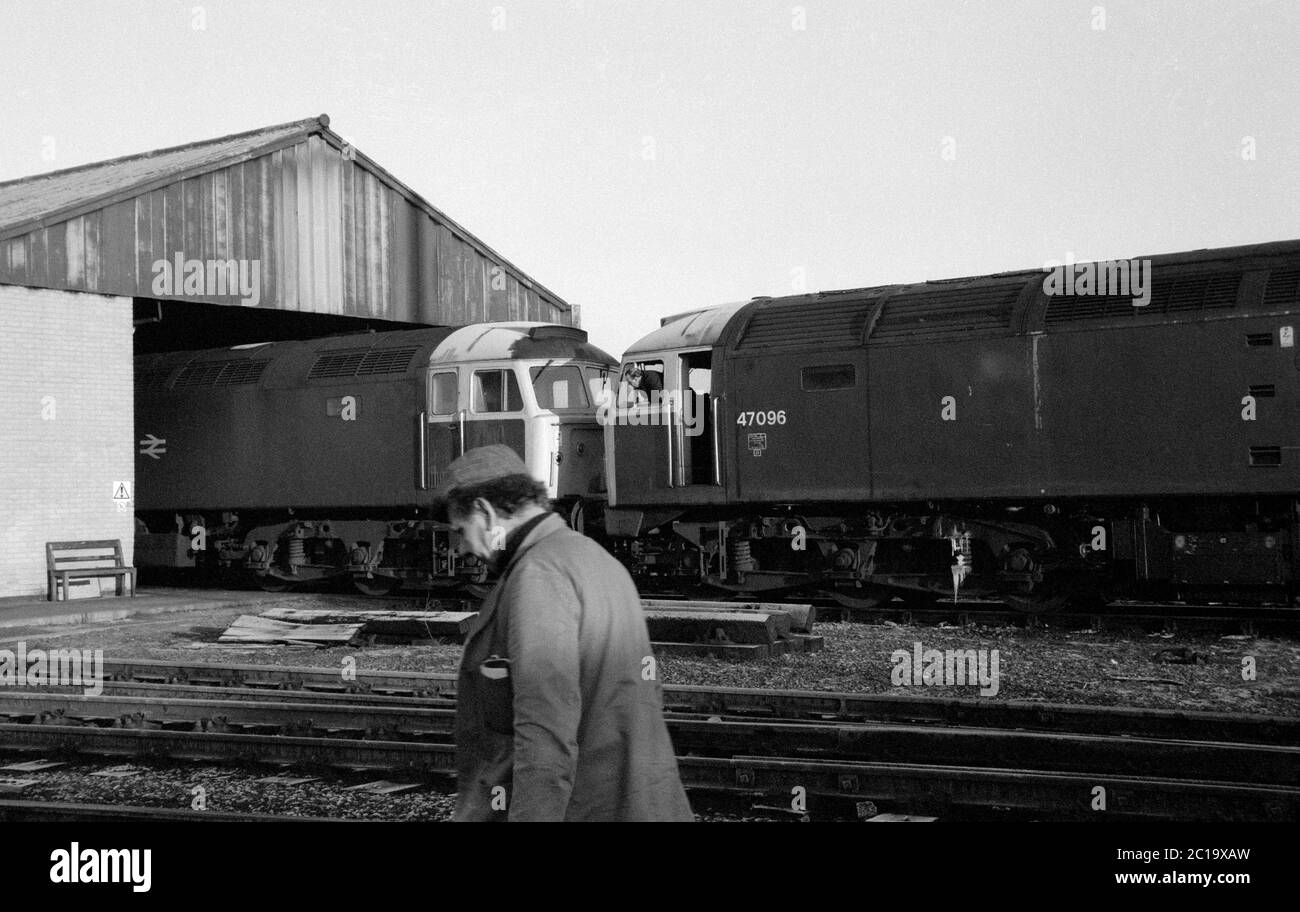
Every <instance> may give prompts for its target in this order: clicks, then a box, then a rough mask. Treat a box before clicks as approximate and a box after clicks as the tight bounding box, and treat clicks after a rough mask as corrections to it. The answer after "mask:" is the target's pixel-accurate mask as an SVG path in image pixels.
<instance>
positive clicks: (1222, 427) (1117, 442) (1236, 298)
mask: <svg viewBox="0 0 1300 912" xmlns="http://www.w3.org/2000/svg"><path fill="white" fill-rule="evenodd" d="M1062 268H1063V269H1065V270H1066V272H1065V273H1064V275H1061V274H1060V273H1059V272H1058V273H1055V274H1054V273H1052V272H1047V271H1044V270H1033V271H1021V272H1010V273H1002V274H997V275H987V276H980V277H975V278H963V279H953V280H948V281H932V282H925V283H918V284H908V285H891V286H882V287H872V288H857V289H850V290H844V291H828V292H822V293H819V294H804V295H795V296H790V297H781V298H756V299H754V300H752V301H748V302H744V303H740V304H733V305H728V306H724V307H717V308H712V309H708V310H702V311H698V312H691V313H686V314H682V315H679V316H675V317H669V318H666V319H664V320H663V321H662V325H661V326H660V328H659V329H657V330H655V331H654V332H652V333H651V334H649V335H648V336H646V337H644V338H643V339H641V340H640V341H638V342H637V343H635V344H634V345H633V346H632V347H631V348H630V349H629V350H628V352H626V353H625V354H624V357H623V362H622V365H621V370H620V373H619V379H618V381H617V384H616V387H617V392H616V394H615V395H614V396H613V397H611V398H610V399H609V400H607V401H606V402H605V409H604V411H605V412H606V414H605V415H604V416H603V418H604V420H602V422H601V423H602V424H604V425H605V428H604V430H605V457H606V460H607V463H608V469H607V476H608V486H609V500H608V505H607V508H606V510H605V515H604V525H605V531H606V533H607V534H608V535H609V537H610V539H609V544H610V547H611V548H612V549H613V550H614V551H615V553H616V554H618V555H619V556H620V558H621V559H622V560H623V561H624V562H625V564H626V565H627V566H628V567H629V568H630V569H631V570H632V572H633V573H634V575H635V576H636V577H638V579H639V580H640V581H641V583H642V584H643V585H645V586H648V587H649V586H661V587H676V588H678V589H683V590H689V589H692V588H708V589H712V590H714V591H731V592H736V593H749V594H754V593H764V595H765V597H767V596H768V595H777V594H780V593H794V592H799V593H810V592H815V593H823V594H829V595H831V596H833V597H835V598H836V599H838V600H839V601H841V602H842V603H845V604H848V605H856V606H863V607H866V606H870V605H872V604H875V603H877V602H879V601H880V600H883V599H894V598H897V597H902V598H903V599H904V600H905V601H908V600H932V599H934V598H936V597H942V598H954V599H955V598H962V599H968V598H971V599H973V598H980V597H987V598H996V599H999V600H1003V601H1006V602H1010V603H1011V604H1014V605H1017V606H1019V607H1022V608H1024V609H1025V610H1031V611H1040V610H1048V609H1050V608H1053V607H1058V606H1060V605H1061V604H1063V603H1064V601H1065V600H1067V599H1077V600H1084V601H1091V600H1094V599H1101V598H1109V597H1112V596H1117V595H1118V596H1123V595H1125V594H1131V595H1135V596H1146V595H1149V594H1152V593H1156V594H1159V595H1161V596H1162V597H1185V598H1229V597H1230V598H1236V599H1256V600H1261V601H1275V600H1276V601H1280V600H1282V599H1286V598H1289V597H1291V596H1292V595H1293V589H1294V587H1295V582H1296V578H1297V576H1296V574H1297V558H1298V557H1300V534H1298V533H1300V527H1298V525H1297V523H1298V521H1300V420H1297V419H1298V418H1300V412H1298V411H1297V409H1298V408H1300V345H1297V341H1296V329H1297V328H1300V242H1280V243H1273V244H1263V245H1257V246H1250V247H1237V248H1228V249H1219V250H1208V251H1197V252H1192V253H1183V254H1175V255H1165V256H1157V257H1151V258H1146V259H1143V260H1140V261H1128V262H1122V263H1099V264H1069V266H1068V267H1062ZM1129 280H1131V282H1130V281H1129ZM647 378H649V382H647Z"/></svg>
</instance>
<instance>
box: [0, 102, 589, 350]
mask: <svg viewBox="0 0 1300 912" xmlns="http://www.w3.org/2000/svg"><path fill="white" fill-rule="evenodd" d="M236 261H237V262H236ZM192 263H193V264H197V266H196V267H195V268H206V271H207V273H208V274H211V275H212V276H213V277H214V279H215V281H214V280H208V281H207V282H196V283H195V284H194V287H193V288H192V287H191V285H190V283H189V278H188V274H189V272H190V264H192ZM163 264H175V266H174V267H170V268H169V267H166V266H164V265H163ZM223 264H229V265H230V266H235V265H238V266H239V267H240V268H241V269H242V268H244V267H245V266H247V267H248V272H249V276H248V277H249V278H250V279H252V282H251V284H252V285H255V286H256V287H257V291H256V293H253V294H245V293H243V292H238V291H236V290H234V289H233V288H232V287H231V286H230V285H229V283H228V282H226V281H222V279H223V278H224V277H225V275H227V273H226V272H225V267H224V266H223ZM182 266H184V269H185V271H186V273H187V279H186V283H185V286H184V287H182V283H181V281H180V278H181V276H180V273H181V271H182ZM254 268H256V270H257V276H256V278H255V279H254V278H253V277H252V272H253V269H254ZM173 274H174V275H173ZM229 274H231V275H233V273H229ZM173 279H174V281H173ZM241 281H243V280H242V279H241ZM0 283H10V284H16V285H29V286H33V287H39V288H59V289H68V290H77V291H92V292H99V293H109V294H120V295H128V296H136V297H145V298H150V297H152V298H165V299H169V300H198V301H204V302H206V303H215V304H228V305H238V306H252V307H258V306H260V307H266V308H274V309H279V310H299V311H307V312H315V313H324V314H337V315H345V316H356V317H365V318H371V317H376V318H380V319H384V320H389V321H395V322H409V323H423V324H434V325H463V324H466V323H475V322H480V321H494V320H497V321H499V320H521V319H522V320H540V321H543V322H557V323H576V322H577V312H576V309H575V308H573V307H571V306H570V305H569V304H567V303H566V302H565V301H563V300H562V299H561V298H559V297H558V296H557V295H555V294H554V293H553V292H551V291H549V290H548V289H546V288H545V287H543V286H542V285H540V284H539V283H537V282H535V281H534V280H533V279H532V278H530V277H529V276H528V275H526V274H525V273H523V272H522V271H521V270H520V269H519V268H518V267H517V266H515V265H514V264H513V263H511V262H510V261H509V260H506V259H505V258H504V257H502V256H501V255H500V254H498V253H497V252H496V251H495V250H493V249H492V248H491V247H489V246H487V245H486V244H484V243H483V242H482V241H481V240H479V239H478V238H477V237H475V236H474V235H473V234H471V233H470V232H469V231H467V230H466V229H465V228H464V227H462V226H461V225H459V224H458V223H457V222H455V221H454V220H452V219H450V218H448V217H447V215H446V214H445V213H443V212H442V211H440V210H439V209H437V208H435V207H434V206H432V205H431V204H430V203H429V202H428V201H427V200H425V199H424V198H423V197H421V196H420V195H419V194H417V193H415V192H414V191H413V190H411V189H410V188H409V187H407V186H406V185H405V184H403V183H402V182H401V181H399V180H397V179H396V178H395V177H393V176H392V175H391V174H389V173H388V172H387V171H386V170H384V169H383V168H382V167H380V166H379V165H378V164H377V163H375V162H374V161H373V160H372V159H370V158H368V157H367V156H365V155H363V154H361V153H360V152H359V151H358V150H357V149H355V148H353V147H352V146H350V145H349V144H348V143H346V142H345V141H344V140H343V139H342V137H340V136H339V135H338V134H336V133H334V132H332V131H331V130H330V129H329V118H328V116H326V115H323V114H322V115H321V116H319V117H314V118H309V119H307V120H300V121H294V122H292V123H287V124H280V125H278V126H274V127H266V128H264V129H261V130H253V131H250V132H247V133H239V134H235V135H232V136H224V137H220V138H218V139H212V140H207V141H205V142H199V143H191V144H189V145H186V146H178V147H176V148H172V149H163V150H159V151H155V152H147V153H143V154H140V155H131V156H126V157H124V158H117V159H113V160H111V161H105V162H97V163H95V164H90V165H82V166H79V167H76V168H69V169H67V170H64V171H56V172H52V173H50V174H42V175H36V176H33V177H26V178H21V179H18V180H13V181H8V182H5V183H0Z"/></svg>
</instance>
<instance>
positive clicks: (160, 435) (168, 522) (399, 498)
mask: <svg viewBox="0 0 1300 912" xmlns="http://www.w3.org/2000/svg"><path fill="white" fill-rule="evenodd" d="M614 364H615V362H614V359H613V358H611V357H610V356H609V355H608V354H606V353H605V352H603V351H601V350H600V349H599V348H597V347H596V346H594V345H592V344H590V343H589V342H588V341H587V334H586V333H585V332H584V331H582V330H580V329H576V328H574V327H570V326H558V325H550V324H538V323H492V324H476V325H471V326H465V327H461V328H457V329H452V328H438V329H416V330H408V331H399V332H383V333H362V334H354V335H343V336H331V337H327V338H322V339H312V340H307V341H295V342H274V343H267V344H262V345H244V346H237V347H235V348H221V349H212V350H207V351H198V352H173V353H168V354H158V355H144V356H140V357H138V358H137V359H136V429H137V431H138V434H137V436H138V437H139V438H141V447H140V453H139V455H138V456H137V458H136V488H137V498H136V500H137V536H136V562H137V564H140V565H141V566H155V567H157V566H163V567H185V566H194V565H195V564H196V563H197V564H208V565H213V566H225V567H231V566H233V567H240V568H244V569H246V570H250V571H252V572H253V573H254V574H255V575H256V577H257V579H258V581H259V582H260V583H261V585H262V586H263V587H264V588H266V589H272V590H276V589H285V588H289V587H292V586H294V585H296V584H298V583H303V582H310V581H313V580H320V579H324V578H326V577H349V578H351V579H352V580H353V582H354V583H355V585H356V587H357V588H358V589H360V590H361V591H362V592H365V593H367V594H372V595H378V594H383V593H385V592H389V591H392V590H393V589H395V588H397V587H398V586H400V585H402V584H403V583H410V584H416V585H421V586H426V587H427V586H437V585H440V584H447V585H454V584H459V583H461V582H463V581H466V580H477V579H481V578H482V577H483V574H484V572H485V568H484V567H483V566H482V565H481V564H479V563H478V562H477V561H475V560H474V559H473V558H466V559H460V558H458V556H457V554H456V548H455V541H454V533H453V532H452V530H451V529H450V527H448V526H447V525H446V524H444V523H440V522H438V521H436V520H435V519H434V517H433V511H432V509H431V502H430V501H431V495H432V491H433V489H434V488H436V487H437V484H438V475H439V472H441V471H442V470H443V469H444V468H445V467H446V465H447V463H449V462H450V461H451V460H452V459H454V458H456V456H458V455H460V453H462V452H463V451H464V450H465V449H467V448H470V447H475V446H481V445H484V444H488V443H505V444H507V445H509V446H511V447H513V448H514V449H516V450H517V451H518V452H519V453H520V454H521V455H522V456H523V457H524V459H525V461H526V463H527V464H528V466H529V468H530V470H531V471H532V473H533V475H534V476H535V477H537V478H538V479H540V480H543V481H545V482H546V484H547V488H548V490H549V493H550V495H551V497H552V498H553V499H554V500H555V502H556V504H557V507H558V508H559V509H561V510H563V511H564V512H565V513H566V515H567V516H568V517H569V518H570V520H571V522H573V523H574V524H575V525H578V526H581V525H582V520H583V510H584V507H585V506H586V505H587V504H588V503H589V502H591V501H593V500H596V501H599V500H601V499H603V491H604V487H605V483H604V477H603V476H604V458H603V437H602V432H601V430H600V428H599V426H598V424H597V423H596V398H597V397H598V395H599V394H600V391H601V390H602V389H603V388H604V386H605V383H606V376H607V374H608V372H609V371H610V370H611V369H612V368H613V366H614Z"/></svg>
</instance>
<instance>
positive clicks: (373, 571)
mask: <svg viewBox="0 0 1300 912" xmlns="http://www.w3.org/2000/svg"><path fill="white" fill-rule="evenodd" d="M553 506H554V509H555V511H556V512H558V513H560V515H562V516H564V517H565V518H566V520H568V521H569V522H570V524H576V526H577V527H578V528H580V529H581V526H582V525H583V523H584V521H585V518H586V516H588V515H589V514H591V513H594V514H595V515H597V516H599V510H598V506H599V504H598V502H596V501H588V500H586V499H574V498H566V499H562V500H557V501H555V502H554V504H553ZM367 512H372V511H356V510H344V509H338V510H322V511H312V512H311V513H310V514H302V515H295V514H292V513H287V512H281V513H277V514H267V513H262V514H254V513H253V512H251V511H243V512H238V511H222V512H212V511H203V512H191V513H186V514H175V515H161V514H159V515H151V516H147V517H141V524H142V525H146V526H148V527H152V528H159V527H161V526H163V525H165V524H167V523H169V522H170V523H171V524H172V525H174V526H175V528H176V530H177V531H171V532H166V533H147V532H145V533H138V534H137V536H136V541H137V546H138V547H140V546H144V548H145V549H146V550H147V551H148V552H149V553H150V554H151V555H153V559H152V560H151V561H149V562H148V563H146V566H150V565H151V566H156V567H164V566H165V567H201V568H206V569H208V570H213V571H217V572H223V571H231V570H234V571H242V572H246V573H249V574H251V575H252V577H253V578H254V580H255V581H256V582H257V583H258V585H260V586H261V587H262V588H263V589H267V590H269V591H282V590H288V589H292V588H294V587H295V586H299V585H303V584H307V583H313V582H322V581H325V580H331V579H340V578H346V579H350V580H351V582H352V584H353V585H354V586H355V587H356V588H357V589H358V590H359V591H361V592H362V593H364V594H365V595H374V596H378V595H387V594H389V593H391V592H394V591H396V590H397V589H399V588H402V587H407V588H412V589H454V588H458V587H462V586H464V585H466V584H478V583H483V582H484V581H485V580H486V579H487V574H488V568H487V565H486V564H484V563H483V562H482V561H480V560H479V559H477V558H476V557H474V556H472V555H461V554H458V553H457V545H458V542H459V536H458V535H457V533H456V530H455V529H454V528H453V527H452V526H450V525H448V524H447V523H445V522H441V521H439V520H436V519H432V518H430V517H428V516H421V515H418V514H415V513H413V514H411V515H401V516H387V517H382V518H380V519H373V518H355V517H356V516H358V515H359V514H364V513H367ZM181 530H183V531H181Z"/></svg>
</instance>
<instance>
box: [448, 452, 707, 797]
mask: <svg viewBox="0 0 1300 912" xmlns="http://www.w3.org/2000/svg"><path fill="white" fill-rule="evenodd" d="M435 497H436V499H437V501H438V502H439V503H445V505H446V508H447V513H448V518H449V521H450V522H451V524H452V525H453V526H454V527H455V528H456V530H457V532H458V533H459V534H460V537H461V544H460V549H461V551H462V553H465V552H469V553H473V554H474V555H476V556H477V557H479V558H481V559H483V560H484V561H486V562H487V563H488V564H490V565H491V566H492V567H493V568H494V569H495V570H496V571H497V573H498V574H499V579H498V581H497V584H496V586H495V588H494V589H493V590H492V592H491V593H490V594H489V595H488V597H487V599H486V600H484V602H483V605H482V606H481V608H480V609H479V615H478V617H477V618H476V620H475V623H474V626H473V627H472V628H471V629H470V632H469V634H468V636H467V638H466V640H465V650H464V654H463V655H462V657H461V666H460V673H459V680H458V682H457V689H456V694H457V695H456V749H457V780H458V792H457V797H456V813H455V818H454V819H456V820H493V819H509V820H647V821H651V820H663V821H686V820H693V819H694V817H693V815H692V813H691V809H690V805H689V804H688V802H687V800H686V792H685V791H684V790H683V788H682V784H681V779H680V777H679V775H678V771H677V761H676V758H675V756H674V754H673V746H672V742H671V740H670V739H669V737H668V729H667V726H666V725H665V724H664V719H663V698H662V693H661V689H660V684H659V681H658V674H657V668H656V662H655V658H654V655H653V653H652V652H651V649H650V638H649V635H648V634H647V632H646V625H645V618H644V616H643V614H642V612H641V603H640V598H639V597H638V595H637V592H636V588H635V587H634V586H633V584H632V578H631V577H630V576H629V575H628V573H627V571H626V570H625V569H624V568H623V566H622V565H621V564H620V563H619V562H618V561H617V560H615V559H614V558H613V557H611V556H610V555H609V554H608V553H607V552H606V551H605V550H604V549H603V548H601V547H600V546H599V545H597V544H596V543H595V542H593V541H592V540H591V539H589V538H587V537H586V536H585V535H581V534H579V533H577V532H574V531H572V530H571V529H569V528H568V526H567V525H565V523H564V521H563V520H562V519H560V517H559V516H557V515H555V514H554V513H552V512H551V511H550V503H549V500H548V499H547V494H546V487H545V485H542V484H541V483H540V482H538V481H536V480H535V479H534V478H532V476H530V475H529V474H528V468H527V467H526V466H525V465H524V463H523V461H522V460H520V459H519V457H518V456H517V455H515V452H514V451H513V450H512V449H510V448H509V447H507V446H503V445H500V444H497V445H493V446H486V447H479V448H477V449H473V450H469V451H467V452H466V453H465V455H463V456H461V457H460V458H459V459H457V460H455V461H454V462H452V463H451V465H450V466H448V468H447V471H446V473H445V476H444V478H443V480H442V483H441V484H440V485H439V488H438V491H437V493H436V495H435Z"/></svg>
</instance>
